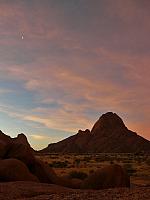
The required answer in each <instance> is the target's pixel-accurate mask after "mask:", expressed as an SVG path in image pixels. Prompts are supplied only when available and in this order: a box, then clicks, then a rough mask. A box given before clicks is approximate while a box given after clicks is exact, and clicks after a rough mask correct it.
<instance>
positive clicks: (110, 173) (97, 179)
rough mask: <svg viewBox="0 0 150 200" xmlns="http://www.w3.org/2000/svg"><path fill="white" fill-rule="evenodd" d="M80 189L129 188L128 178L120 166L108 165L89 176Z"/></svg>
mask: <svg viewBox="0 0 150 200" xmlns="http://www.w3.org/2000/svg"><path fill="white" fill-rule="evenodd" d="M81 187H82V188H84V189H106V188H115V187H130V178H129V176H128V175H127V173H126V171H125V170H124V169H123V168H122V167H121V166H120V165H116V164H115V165H108V166H106V167H103V168H102V169H99V170H97V171H96V172H94V173H92V174H90V175H89V177H88V178H87V179H85V181H84V182H83V184H82V186H81Z"/></svg>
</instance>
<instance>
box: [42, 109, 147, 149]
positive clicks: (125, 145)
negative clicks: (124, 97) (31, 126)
mask: <svg viewBox="0 0 150 200" xmlns="http://www.w3.org/2000/svg"><path fill="white" fill-rule="evenodd" d="M141 151H143V152H150V141H148V140H146V139H144V138H143V137H141V136H139V135H137V133H135V132H133V131H130V130H129V129H128V128H127V127H126V126H125V124H124V122H123V121H122V119H121V118H120V117H119V116H118V115H117V114H115V113H112V112H108V113H106V114H103V115H102V116H101V117H100V118H99V120H98V121H97V122H96V123H95V124H94V126H93V128H92V130H91V131H90V130H88V129H86V130H85V131H82V130H79V132H78V133H77V134H75V135H73V136H71V137H68V138H66V139H64V140H62V141H60V142H57V143H52V144H49V145H48V147H47V148H45V149H43V150H41V151H40V152H44V153H101V152H102V153H127V152H141Z"/></svg>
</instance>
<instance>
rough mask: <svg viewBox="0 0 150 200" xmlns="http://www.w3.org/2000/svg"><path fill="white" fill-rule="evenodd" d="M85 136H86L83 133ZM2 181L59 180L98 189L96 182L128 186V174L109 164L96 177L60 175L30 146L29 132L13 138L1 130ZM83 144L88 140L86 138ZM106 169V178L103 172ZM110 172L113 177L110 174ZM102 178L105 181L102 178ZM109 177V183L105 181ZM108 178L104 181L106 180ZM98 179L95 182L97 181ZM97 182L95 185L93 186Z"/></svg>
mask: <svg viewBox="0 0 150 200" xmlns="http://www.w3.org/2000/svg"><path fill="white" fill-rule="evenodd" d="M90 134H91V133H90V131H89V130H86V131H84V132H83V131H79V133H78V135H81V137H83V136H84V135H90ZM83 139H84V137H83ZM0 144H1V148H0V155H1V158H0V181H1V182H9V181H32V182H42V183H51V184H57V185H61V186H65V187H70V188H91V189H97V188H96V186H95V185H94V184H95V183H96V184H97V183H98V186H97V187H98V188H99V189H100V188H105V187H128V186H129V184H128V182H126V180H127V177H126V176H124V173H123V170H122V171H121V169H122V168H121V167H120V168H119V167H118V168H117V169H116V168H112V167H106V168H103V170H101V171H99V172H96V174H93V176H94V177H92V176H89V178H88V179H87V180H86V181H85V182H84V181H80V180H77V179H69V178H67V177H58V176H57V175H56V174H55V172H54V171H53V169H52V168H50V167H49V165H48V164H46V163H44V162H42V161H40V160H38V159H37V158H36V157H35V156H34V151H33V149H32V148H31V147H30V145H29V143H28V141H27V138H26V136H25V135H23V134H21V135H18V137H17V138H10V137H8V136H6V135H5V134H4V133H2V132H0ZM82 144H84V145H85V144H86V143H85V141H84V140H82ZM103 173H104V178H102V177H103V175H102V174H103ZM108 176H110V178H108ZM96 177H98V179H96ZM99 179H101V181H98V182H97V180H99ZM105 180H106V183H104V182H105ZM103 181H104V182H103ZM94 182H95V183H94ZM93 185H94V186H93Z"/></svg>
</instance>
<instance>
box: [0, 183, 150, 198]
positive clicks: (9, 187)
mask: <svg viewBox="0 0 150 200" xmlns="http://www.w3.org/2000/svg"><path fill="white" fill-rule="evenodd" d="M69 199H70V200H98V199H99V200H149V199H150V187H135V188H132V189H128V188H115V189H107V190H106V189H105V190H97V191H96V190H72V189H68V188H64V187H60V186H56V185H49V184H41V183H31V182H12V183H0V200H69Z"/></svg>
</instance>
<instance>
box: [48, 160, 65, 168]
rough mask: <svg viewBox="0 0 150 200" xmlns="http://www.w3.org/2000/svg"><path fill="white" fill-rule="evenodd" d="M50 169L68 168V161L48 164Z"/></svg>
mask: <svg viewBox="0 0 150 200" xmlns="http://www.w3.org/2000/svg"><path fill="white" fill-rule="evenodd" d="M49 166H50V167H54V168H66V167H67V166H68V161H65V162H61V161H53V162H52V163H50V164H49Z"/></svg>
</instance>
